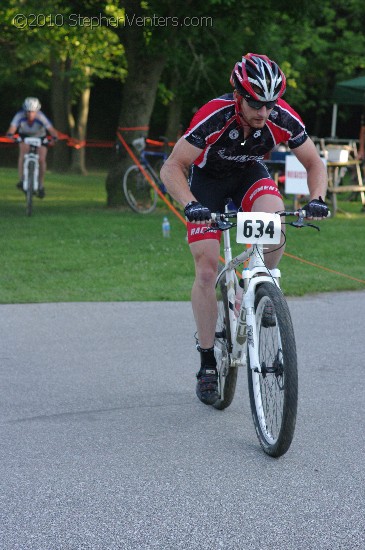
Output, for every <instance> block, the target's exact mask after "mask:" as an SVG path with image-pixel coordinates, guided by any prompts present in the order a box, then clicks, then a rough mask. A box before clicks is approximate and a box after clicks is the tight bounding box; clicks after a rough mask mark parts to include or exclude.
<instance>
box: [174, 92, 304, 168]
mask: <svg viewBox="0 0 365 550" xmlns="http://www.w3.org/2000/svg"><path fill="white" fill-rule="evenodd" d="M235 105H236V102H235V100H234V98H233V94H226V95H224V96H222V97H218V98H216V99H213V100H211V101H209V102H208V103H206V104H205V105H204V106H203V107H201V108H200V109H199V110H198V111H197V112H196V114H195V115H194V117H193V119H192V121H191V123H190V126H189V128H188V129H187V131H186V132H185V134H184V136H183V137H184V138H185V139H186V140H187V141H188V142H189V143H191V144H192V145H194V146H195V147H198V148H199V149H202V153H201V155H199V157H198V158H197V159H196V160H195V162H194V164H195V165H196V166H198V167H199V168H201V169H203V171H204V172H206V173H207V174H209V173H210V174H211V175H212V176H214V177H215V178H217V177H218V178H220V177H226V176H227V175H230V174H234V173H235V172H237V171H239V170H240V168H242V167H243V166H244V165H245V163H247V162H250V161H258V162H260V161H262V160H263V158H264V157H265V155H266V154H267V153H269V152H270V151H271V150H272V149H273V148H274V147H275V146H276V145H278V144H280V143H287V144H288V146H289V148H290V149H295V148H296V147H299V145H302V143H304V142H305V141H306V139H307V138H308V134H307V132H306V130H305V126H304V123H303V121H302V119H301V118H300V116H299V115H298V113H296V112H295V111H294V109H292V107H290V105H289V104H288V103H286V102H285V101H283V100H282V99H279V100H278V102H277V104H276V105H275V107H274V108H273V109H272V111H271V113H270V116H269V118H268V119H267V121H266V123H265V126H264V127H263V128H261V129H256V130H255V129H253V131H252V133H251V135H250V136H249V137H248V138H247V139H246V140H245V139H244V134H243V128H242V126H241V123H240V119H239V117H238V115H237V113H236V108H235Z"/></svg>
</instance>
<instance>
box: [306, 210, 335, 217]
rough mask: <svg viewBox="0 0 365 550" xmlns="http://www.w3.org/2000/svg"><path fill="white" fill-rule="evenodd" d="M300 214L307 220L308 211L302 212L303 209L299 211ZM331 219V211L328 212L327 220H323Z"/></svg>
mask: <svg viewBox="0 0 365 550" xmlns="http://www.w3.org/2000/svg"><path fill="white" fill-rule="evenodd" d="M299 212H301V213H302V215H303V218H306V217H307V212H306V210H302V209H301V210H299ZM330 217H331V211H330V210H328V213H327V216H326V217H325V218H323V219H326V218H330Z"/></svg>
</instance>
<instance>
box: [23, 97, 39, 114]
mask: <svg viewBox="0 0 365 550" xmlns="http://www.w3.org/2000/svg"><path fill="white" fill-rule="evenodd" d="M40 108H41V104H40V101H39V99H38V98H37V97H26V98H25V100H24V103H23V109H24V111H40Z"/></svg>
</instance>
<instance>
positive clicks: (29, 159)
mask: <svg viewBox="0 0 365 550" xmlns="http://www.w3.org/2000/svg"><path fill="white" fill-rule="evenodd" d="M24 143H26V144H27V145H29V146H30V149H29V153H25V155H24V164H23V167H24V168H23V189H24V191H27V190H28V185H29V183H28V179H29V178H28V175H29V165H30V163H34V181H33V191H38V188H39V155H38V149H39V147H40V146H41V145H42V140H41V139H40V138H32V137H26V138H24Z"/></svg>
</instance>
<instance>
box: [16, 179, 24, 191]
mask: <svg viewBox="0 0 365 550" xmlns="http://www.w3.org/2000/svg"><path fill="white" fill-rule="evenodd" d="M15 187H16V188H17V189H19V190H20V191H24V189H23V182H22V181H18V183H17V184H16V186H15Z"/></svg>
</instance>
